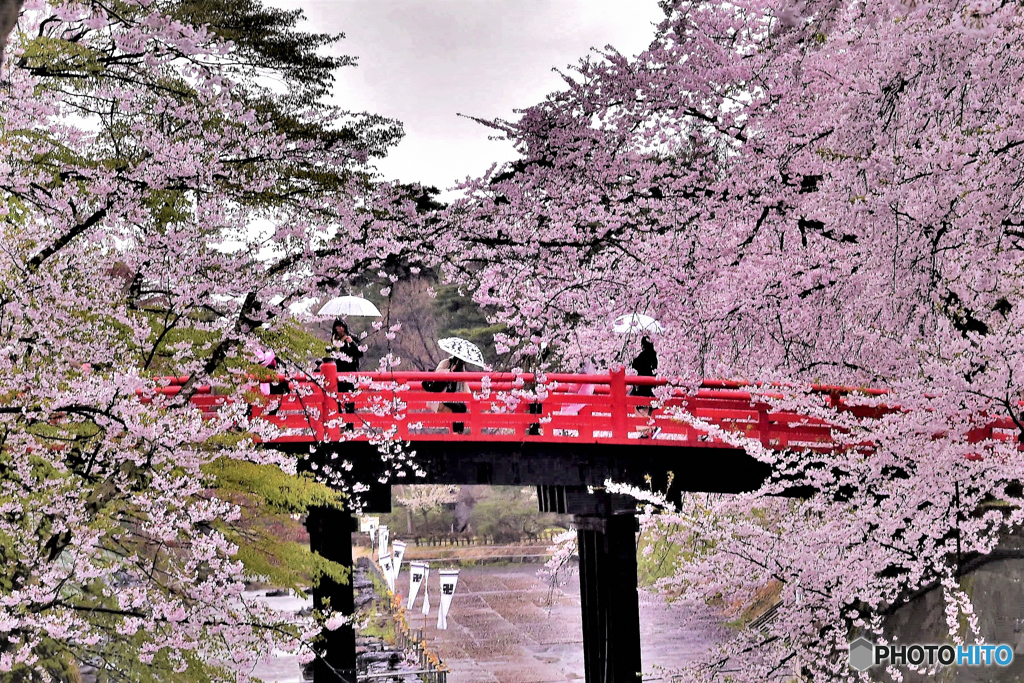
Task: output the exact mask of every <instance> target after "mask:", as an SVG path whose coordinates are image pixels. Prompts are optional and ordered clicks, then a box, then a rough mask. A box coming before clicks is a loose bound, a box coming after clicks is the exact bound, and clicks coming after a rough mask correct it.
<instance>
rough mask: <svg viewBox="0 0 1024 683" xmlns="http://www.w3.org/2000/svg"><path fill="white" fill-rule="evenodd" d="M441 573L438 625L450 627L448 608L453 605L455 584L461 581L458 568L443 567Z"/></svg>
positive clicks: (440, 627) (443, 627) (439, 626)
mask: <svg viewBox="0 0 1024 683" xmlns="http://www.w3.org/2000/svg"><path fill="white" fill-rule="evenodd" d="M438 574H440V575H441V606H440V607H438V608H437V627H438V628H439V629H446V628H448V610H449V609H451V607H452V598H454V597H455V584H457V583H458V582H459V570H458V569H442V570H440V571H439V572H438Z"/></svg>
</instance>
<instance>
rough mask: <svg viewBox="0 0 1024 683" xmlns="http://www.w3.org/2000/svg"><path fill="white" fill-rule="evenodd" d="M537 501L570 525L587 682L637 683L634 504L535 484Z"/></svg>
mask: <svg viewBox="0 0 1024 683" xmlns="http://www.w3.org/2000/svg"><path fill="white" fill-rule="evenodd" d="M537 501H538V504H539V507H540V511H541V512H558V513H562V514H564V513H569V514H572V515H573V520H574V522H575V524H576V529H577V532H576V533H577V537H576V540H577V547H578V552H579V556H580V608H581V610H582V612H583V667H584V671H585V673H586V681H587V683H640V600H639V595H638V594H637V585H636V584H637V568H636V531H637V521H636V501H635V500H633V499H632V498H630V497H628V496H619V495H611V494H608V493H607V492H605V491H601V490H598V491H595V492H594V493H588V491H587V489H586V488H584V487H582V486H538V487H537Z"/></svg>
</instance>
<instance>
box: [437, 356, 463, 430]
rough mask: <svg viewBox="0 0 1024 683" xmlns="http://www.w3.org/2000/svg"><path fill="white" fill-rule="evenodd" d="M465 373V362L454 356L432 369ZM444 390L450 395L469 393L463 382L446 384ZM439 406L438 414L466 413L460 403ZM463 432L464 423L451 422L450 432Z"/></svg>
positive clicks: (453, 402) (447, 403) (452, 402)
mask: <svg viewBox="0 0 1024 683" xmlns="http://www.w3.org/2000/svg"><path fill="white" fill-rule="evenodd" d="M465 371H466V361H464V360H462V359H461V358H456V357H455V356H449V357H448V358H445V359H444V360H442V361H441V362H440V363H438V364H437V367H436V368H434V372H465ZM444 390H445V391H446V392H450V393H456V392H466V391H469V385H468V384H466V383H465V382H458V383H456V382H448V385H447V386H446V387H445V388H444ZM441 406H442V407H441V408H439V409H438V412H439V413H443V412H449V411H451V412H453V413H465V412H467V409H466V404H465V403H461V402H455V401H451V402H445V403H442V404H441ZM444 408H447V409H448V410H444ZM465 430H466V424H465V423H464V422H453V423H452V431H453V432H455V433H456V434H462V433H463V432H465Z"/></svg>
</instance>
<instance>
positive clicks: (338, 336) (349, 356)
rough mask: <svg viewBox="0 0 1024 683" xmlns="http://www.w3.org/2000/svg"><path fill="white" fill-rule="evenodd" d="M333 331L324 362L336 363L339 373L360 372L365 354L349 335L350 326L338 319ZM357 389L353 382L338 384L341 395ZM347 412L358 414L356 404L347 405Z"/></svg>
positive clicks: (349, 426) (347, 426)
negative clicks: (361, 359) (361, 361)
mask: <svg viewBox="0 0 1024 683" xmlns="http://www.w3.org/2000/svg"><path fill="white" fill-rule="evenodd" d="M331 329H332V332H331V346H329V347H327V354H328V356H327V357H326V358H324V361H323V362H325V363H334V364H335V365H336V366H337V367H338V372H339V373H342V372H356V371H358V370H359V359H360V358H362V357H363V352H362V351H360V350H359V344H358V343H356V340H355V339H353V338H352V335H351V334H349V331H348V324H347V323H346V322H345V321H344V320H342V319H341V318H337V319H335V321H334V325H333V326H332V328H331ZM355 388H356V387H355V385H354V384H352V383H351V382H338V391H339V392H341V393H347V392H350V391H355ZM345 412H346V413H354V412H356V404H355V403H351V402H349V403H346V404H345ZM352 428H353V427H352V424H351V423H349V424H346V425H345V429H347V430H349V431H351V430H352Z"/></svg>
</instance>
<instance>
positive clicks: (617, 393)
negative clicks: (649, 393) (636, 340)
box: [608, 365, 629, 439]
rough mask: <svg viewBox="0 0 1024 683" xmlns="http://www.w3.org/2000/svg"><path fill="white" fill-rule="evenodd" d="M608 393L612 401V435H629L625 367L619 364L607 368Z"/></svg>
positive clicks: (619, 437)
mask: <svg viewBox="0 0 1024 683" xmlns="http://www.w3.org/2000/svg"><path fill="white" fill-rule="evenodd" d="M608 374H609V375H610V379H609V382H608V393H609V396H610V398H611V403H612V437H614V438H616V439H625V438H628V437H629V424H628V423H627V422H626V368H624V367H622V366H621V365H620V366H618V367H615V368H612V369H611V370H609V372H608Z"/></svg>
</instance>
